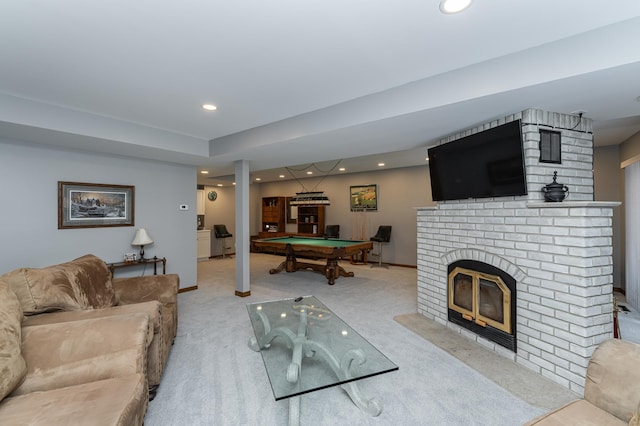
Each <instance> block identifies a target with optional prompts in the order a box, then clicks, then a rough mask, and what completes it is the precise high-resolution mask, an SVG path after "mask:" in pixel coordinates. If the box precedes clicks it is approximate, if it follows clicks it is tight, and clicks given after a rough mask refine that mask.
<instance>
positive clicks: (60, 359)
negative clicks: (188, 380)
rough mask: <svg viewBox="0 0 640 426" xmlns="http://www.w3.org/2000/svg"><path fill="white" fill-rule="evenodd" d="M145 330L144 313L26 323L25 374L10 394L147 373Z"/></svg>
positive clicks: (24, 340)
mask: <svg viewBox="0 0 640 426" xmlns="http://www.w3.org/2000/svg"><path fill="white" fill-rule="evenodd" d="M148 334H149V316H148V315H146V314H142V313H135V314H134V313H132V314H123V315H115V316H111V317H102V318H90V319H83V320H78V321H71V322H64V323H57V324H43V325H34V326H30V327H24V328H23V329H22V355H23V356H24V359H25V361H26V362H27V376H26V377H25V379H24V381H23V382H22V384H21V385H20V386H18V387H17V388H16V389H15V390H14V391H13V392H12V393H11V396H17V395H24V394H27V393H31V392H37V391H48V390H52V389H57V388H62V387H65V386H74V385H78V384H82V383H88V382H93V381H96V380H103V379H108V378H111V377H118V376H124V375H127V374H134V373H142V374H146V371H147V341H148V340H147V337H148Z"/></svg>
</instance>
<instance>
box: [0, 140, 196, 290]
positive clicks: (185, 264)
mask: <svg viewBox="0 0 640 426" xmlns="http://www.w3.org/2000/svg"><path fill="white" fill-rule="evenodd" d="M0 181H1V183H0V200H2V207H1V208H0V223H1V224H2V227H1V228H0V241H2V247H3V248H2V256H0V274H2V273H4V272H8V271H10V270H13V269H15V268H20V267H44V266H48V265H52V264H56V263H60V262H65V261H69V260H72V259H74V258H76V257H79V256H82V255H84V254H87V253H93V254H95V255H96V256H98V257H100V258H101V259H103V260H104V261H105V262H117V261H121V260H122V258H123V254H124V253H125V252H131V251H137V247H132V246H131V241H132V240H133V237H134V234H135V231H136V229H137V228H146V229H147V231H148V232H149V234H150V236H151V238H152V239H153V240H154V243H153V244H152V245H150V246H147V247H145V256H146V257H153V256H154V255H157V256H159V257H166V258H167V272H168V273H177V274H179V275H180V281H181V282H180V286H181V287H188V286H193V285H195V284H196V279H197V264H196V226H195V224H196V191H195V187H196V169H195V167H191V166H183V165H176V164H169V163H161V162H157V161H146V160H139V159H133V158H128V157H117V156H108V155H100V154H92V153H84V152H78V151H66V150H61V149H49V148H48V147H43V146H36V145H31V144H26V143H23V142H15V141H9V140H0ZM58 181H72V182H90V183H107V184H108V183H112V184H120V185H134V186H135V226H133V227H130V226H127V227H110V228H83V229H60V230H59V229H58V196H57V184H58ZM180 204H188V205H189V206H190V209H189V211H186V212H185V211H180V210H179V209H178V206H179V205H180ZM140 273H141V271H137V272H136V271H133V268H127V269H122V270H119V271H118V276H127V275H138V274H140ZM147 273H149V271H147Z"/></svg>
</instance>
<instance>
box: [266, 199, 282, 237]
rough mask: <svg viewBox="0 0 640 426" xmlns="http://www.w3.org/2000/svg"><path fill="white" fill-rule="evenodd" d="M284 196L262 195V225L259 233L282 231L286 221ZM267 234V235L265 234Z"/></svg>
mask: <svg viewBox="0 0 640 426" xmlns="http://www.w3.org/2000/svg"><path fill="white" fill-rule="evenodd" d="M286 207H287V206H286V200H285V197H264V198H263V199H262V227H261V229H260V234H261V235H263V234H264V233H265V232H269V233H276V232H277V233H282V232H284V227H285V222H286V218H287V216H286ZM267 236H268V235H267Z"/></svg>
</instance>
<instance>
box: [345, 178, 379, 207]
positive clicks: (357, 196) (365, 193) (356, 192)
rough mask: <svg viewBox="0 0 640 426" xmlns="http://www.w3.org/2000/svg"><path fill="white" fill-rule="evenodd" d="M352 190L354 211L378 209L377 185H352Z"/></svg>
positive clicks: (351, 201)
mask: <svg viewBox="0 0 640 426" xmlns="http://www.w3.org/2000/svg"><path fill="white" fill-rule="evenodd" d="M350 192H351V194H350V195H351V200H350V203H351V211H352V212H359V211H375V210H378V186H377V185H361V186H351V187H350Z"/></svg>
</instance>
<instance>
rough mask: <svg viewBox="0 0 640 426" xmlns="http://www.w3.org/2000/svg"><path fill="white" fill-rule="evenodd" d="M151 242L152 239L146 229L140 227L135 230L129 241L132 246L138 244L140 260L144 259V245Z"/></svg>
mask: <svg viewBox="0 0 640 426" xmlns="http://www.w3.org/2000/svg"><path fill="white" fill-rule="evenodd" d="M149 244H153V240H152V239H151V237H149V234H147V230H146V229H144V228H140V229H138V230H137V231H136V236H135V238H134V239H133V241H132V242H131V245H132V246H140V261H143V260H144V246H146V245H149Z"/></svg>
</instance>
